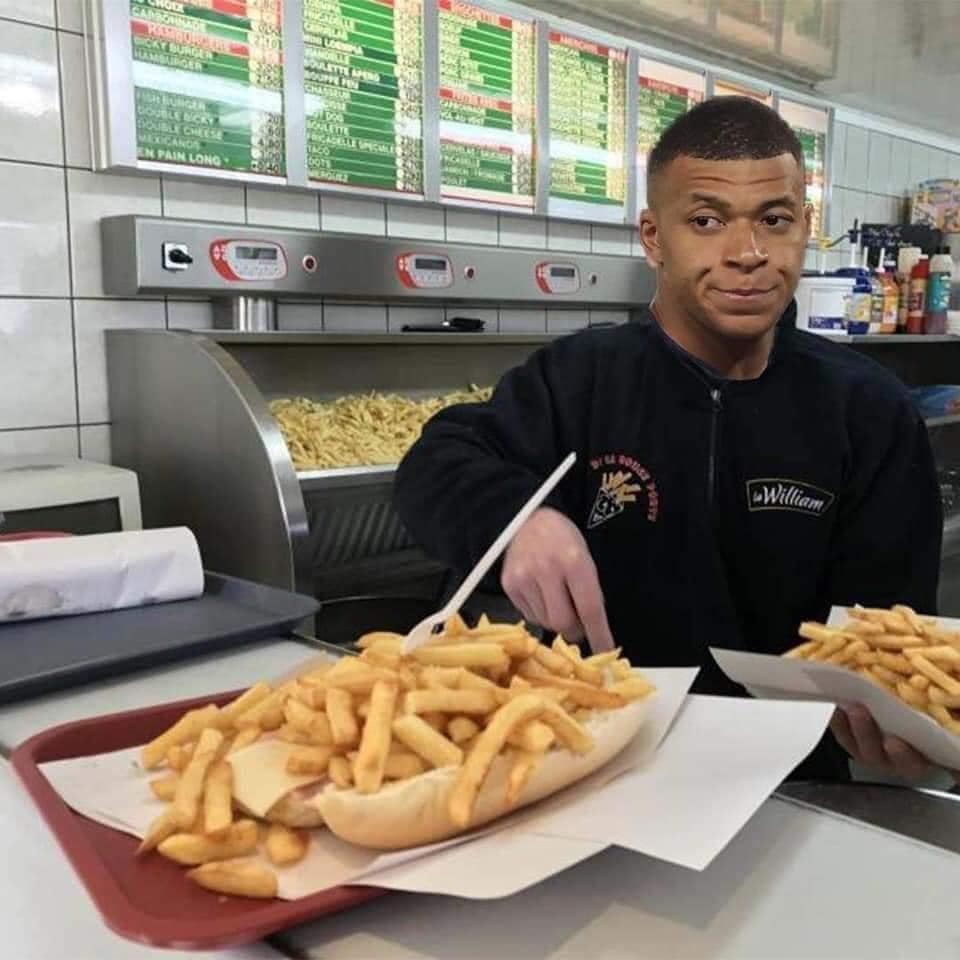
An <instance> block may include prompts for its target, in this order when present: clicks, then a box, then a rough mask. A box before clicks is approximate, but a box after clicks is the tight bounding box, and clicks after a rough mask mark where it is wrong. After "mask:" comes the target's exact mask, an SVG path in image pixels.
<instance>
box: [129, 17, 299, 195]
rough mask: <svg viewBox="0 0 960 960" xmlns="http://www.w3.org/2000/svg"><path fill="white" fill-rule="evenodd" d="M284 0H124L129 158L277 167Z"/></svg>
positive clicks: (280, 161)
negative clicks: (130, 96) (132, 136)
mask: <svg viewBox="0 0 960 960" xmlns="http://www.w3.org/2000/svg"><path fill="white" fill-rule="evenodd" d="M281 4H282V0H195V2H189V0H177V2H173V0H131V3H130V42H131V47H132V53H133V84H134V104H135V114H136V144H137V159H138V160H142V161H153V162H158V163H172V164H183V165H186V166H190V167H200V168H207V169H213V170H228V171H236V172H239V173H252V174H265V175H268V176H283V175H284V173H285V162H284V136H285V134H284V121H283V44H282V39H281Z"/></svg>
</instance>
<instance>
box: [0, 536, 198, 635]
mask: <svg viewBox="0 0 960 960" xmlns="http://www.w3.org/2000/svg"><path fill="white" fill-rule="evenodd" d="M202 593H203V565H202V564H201V562H200V550H199V548H198V547H197V541H196V539H195V538H194V536H193V534H192V533H191V532H190V531H189V530H188V529H187V528H186V527H170V528H167V529H161V530H130V531H125V532H123V533H100V534H91V535H89V536H84V537H62V538H56V539H44V540H22V541H12V542H9V543H4V544H0V623H2V622H4V621H14V620H33V619H36V618H38V617H62V616H67V615H69V614H76V613H94V612H96V611H102V610H119V609H121V608H123V607H139V606H144V605H146V604H150V603H165V602H167V601H171V600H185V599H188V598H191V597H199V596H200V595H201V594H202Z"/></svg>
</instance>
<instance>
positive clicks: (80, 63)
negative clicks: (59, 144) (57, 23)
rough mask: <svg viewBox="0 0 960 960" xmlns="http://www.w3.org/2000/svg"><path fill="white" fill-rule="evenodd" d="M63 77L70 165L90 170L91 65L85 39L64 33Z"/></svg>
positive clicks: (61, 60) (61, 42)
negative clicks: (88, 86) (87, 62)
mask: <svg viewBox="0 0 960 960" xmlns="http://www.w3.org/2000/svg"><path fill="white" fill-rule="evenodd" d="M60 76H61V81H62V89H63V132H64V136H65V137H66V150H67V166H68V167H83V168H85V169H89V168H90V167H91V156H90V116H89V108H90V104H89V99H88V96H87V64H86V60H85V58H84V55H83V37H79V36H76V35H75V34H72V33H61V34H60Z"/></svg>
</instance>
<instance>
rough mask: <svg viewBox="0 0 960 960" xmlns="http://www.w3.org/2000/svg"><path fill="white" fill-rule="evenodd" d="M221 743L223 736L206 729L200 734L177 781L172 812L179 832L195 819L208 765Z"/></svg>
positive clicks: (213, 730)
mask: <svg viewBox="0 0 960 960" xmlns="http://www.w3.org/2000/svg"><path fill="white" fill-rule="evenodd" d="M222 742H223V734H222V733H221V732H220V731H219V730H216V729H214V728H212V727H208V728H207V729H206V730H204V731H203V733H201V734H200V739H199V740H198V741H197V746H196V749H195V750H194V751H193V755H192V756H191V757H190V762H189V763H188V764H187V766H186V767H185V768H184V771H183V773H182V774H181V775H180V779H179V781H177V789H176V792H175V793H174V797H173V811H174V816H175V817H176V820H177V825H178V826H179V827H180V829H181V830H186V829H188V828H189V827H190V826H191V824H192V823H193V822H194V821H195V820H196V819H197V811H198V809H199V804H200V798H201V797H202V796H203V786H204V781H205V779H206V776H207V770H208V769H209V767H210V764H211V763H213V761H214V760H215V759H216V755H217V750H218V749H219V747H220V744H221V743H222Z"/></svg>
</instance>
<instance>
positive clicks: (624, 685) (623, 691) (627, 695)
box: [607, 675, 655, 703]
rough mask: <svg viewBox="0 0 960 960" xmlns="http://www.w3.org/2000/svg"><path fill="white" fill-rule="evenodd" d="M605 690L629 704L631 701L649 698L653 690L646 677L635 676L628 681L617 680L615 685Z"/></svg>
mask: <svg viewBox="0 0 960 960" xmlns="http://www.w3.org/2000/svg"><path fill="white" fill-rule="evenodd" d="M607 689H608V690H609V691H610V692H611V693H615V694H617V696H620V697H623V699H624V700H626V701H627V702H628V703H629V702H630V701H631V700H642V699H643V698H644V697H648V696H650V694H651V693H653V691H654V689H655V688H654V686H653V684H652V683H650V681H649V680H647V679H646V677H641V676H639V675H637V676H633V677H630V679H629V680H618V681H617V682H616V683H612V684H610V686H609V687H608V688H607Z"/></svg>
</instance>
